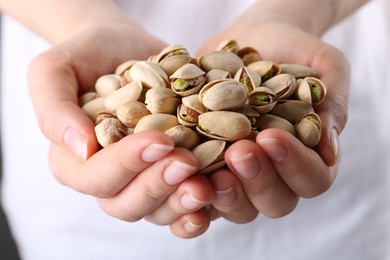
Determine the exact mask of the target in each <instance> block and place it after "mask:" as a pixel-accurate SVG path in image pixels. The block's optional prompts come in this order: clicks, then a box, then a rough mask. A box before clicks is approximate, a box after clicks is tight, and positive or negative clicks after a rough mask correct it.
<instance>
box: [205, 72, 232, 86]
mask: <svg viewBox="0 0 390 260" xmlns="http://www.w3.org/2000/svg"><path fill="white" fill-rule="evenodd" d="M231 77H232V76H231V75H230V74H229V72H227V71H225V70H219V69H212V70H210V71H209V72H207V73H206V82H207V83H208V82H211V81H214V80H219V79H230V78H231Z"/></svg>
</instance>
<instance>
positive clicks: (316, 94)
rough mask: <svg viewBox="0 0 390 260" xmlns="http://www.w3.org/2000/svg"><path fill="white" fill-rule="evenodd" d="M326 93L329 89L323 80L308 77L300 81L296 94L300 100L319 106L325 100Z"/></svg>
mask: <svg viewBox="0 0 390 260" xmlns="http://www.w3.org/2000/svg"><path fill="white" fill-rule="evenodd" d="M326 92H327V88H326V86H325V84H324V83H323V82H322V81H321V80H319V79H317V78H314V77H306V78H303V79H299V80H298V86H297V89H296V90H295V93H294V94H295V96H296V98H297V99H299V100H302V101H305V102H307V103H309V104H313V105H318V104H320V103H321V102H322V101H323V100H324V99H325V96H326Z"/></svg>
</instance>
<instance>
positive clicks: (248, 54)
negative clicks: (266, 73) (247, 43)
mask: <svg viewBox="0 0 390 260" xmlns="http://www.w3.org/2000/svg"><path fill="white" fill-rule="evenodd" d="M237 55H238V56H239V57H240V58H241V59H242V61H243V62H244V65H245V66H247V65H249V64H251V63H253V62H256V61H261V60H263V58H262V57H261V55H260V53H259V52H258V51H257V50H256V49H254V48H252V47H244V48H242V49H240V50H239V51H238V53H237Z"/></svg>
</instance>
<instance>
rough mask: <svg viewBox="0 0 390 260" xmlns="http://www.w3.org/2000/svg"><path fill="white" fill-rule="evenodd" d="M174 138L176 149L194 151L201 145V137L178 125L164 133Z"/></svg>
mask: <svg viewBox="0 0 390 260" xmlns="http://www.w3.org/2000/svg"><path fill="white" fill-rule="evenodd" d="M164 133H165V134H166V135H168V136H169V137H170V138H172V140H173V142H174V143H175V146H176V147H183V148H186V149H192V148H194V147H195V146H197V145H198V144H199V143H200V137H199V135H198V134H197V133H196V132H195V131H194V130H192V129H191V128H189V127H186V126H184V125H177V126H174V127H171V128H169V129H168V130H166V131H165V132H164Z"/></svg>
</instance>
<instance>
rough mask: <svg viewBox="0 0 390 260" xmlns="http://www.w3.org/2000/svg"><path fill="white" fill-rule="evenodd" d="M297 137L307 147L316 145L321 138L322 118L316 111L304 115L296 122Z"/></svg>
mask: <svg viewBox="0 0 390 260" xmlns="http://www.w3.org/2000/svg"><path fill="white" fill-rule="evenodd" d="M294 127H295V132H296V137H297V138H298V139H299V140H300V141H301V142H302V143H303V144H304V145H306V146H307V147H314V146H316V145H317V144H318V143H319V141H320V138H321V133H322V125H321V119H320V117H319V116H318V115H317V114H316V113H310V114H308V115H306V116H304V117H303V118H302V119H301V120H299V122H298V123H297V124H295V126H294Z"/></svg>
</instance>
